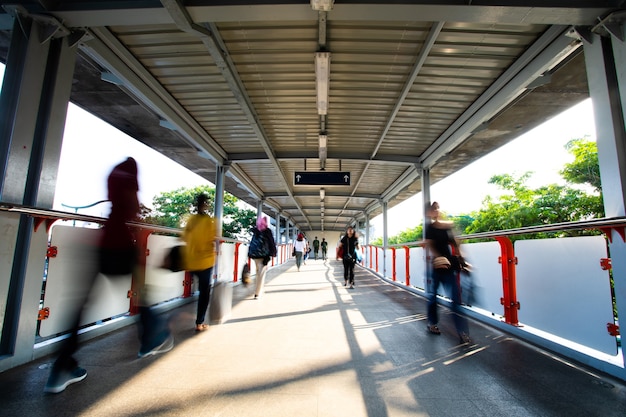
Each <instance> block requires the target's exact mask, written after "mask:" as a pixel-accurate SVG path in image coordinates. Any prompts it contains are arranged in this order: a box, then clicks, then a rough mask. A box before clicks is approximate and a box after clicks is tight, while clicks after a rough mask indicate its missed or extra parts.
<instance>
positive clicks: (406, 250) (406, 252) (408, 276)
mask: <svg viewBox="0 0 626 417" xmlns="http://www.w3.org/2000/svg"><path fill="white" fill-rule="evenodd" d="M410 250H411V248H409V247H408V246H404V262H405V268H406V281H405V285H407V286H410V285H411V274H410V268H409V265H410V263H409V260H410V259H411V256H410V255H409V253H410Z"/></svg>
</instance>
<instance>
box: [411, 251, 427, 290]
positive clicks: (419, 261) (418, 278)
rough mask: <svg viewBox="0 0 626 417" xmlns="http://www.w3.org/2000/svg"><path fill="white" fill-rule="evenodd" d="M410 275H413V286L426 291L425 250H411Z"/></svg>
mask: <svg viewBox="0 0 626 417" xmlns="http://www.w3.org/2000/svg"><path fill="white" fill-rule="evenodd" d="M409 256H410V259H409V268H410V270H409V274H410V275H411V286H412V287H416V288H420V289H422V290H424V289H426V255H425V254H424V248H422V247H420V246H418V247H414V248H411V249H410V250H409Z"/></svg>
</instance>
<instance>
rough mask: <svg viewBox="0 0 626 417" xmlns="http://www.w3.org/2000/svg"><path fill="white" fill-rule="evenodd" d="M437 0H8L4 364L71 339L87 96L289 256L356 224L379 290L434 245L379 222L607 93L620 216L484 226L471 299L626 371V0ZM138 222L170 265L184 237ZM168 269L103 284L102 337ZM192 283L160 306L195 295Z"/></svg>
mask: <svg viewBox="0 0 626 417" xmlns="http://www.w3.org/2000/svg"><path fill="white" fill-rule="evenodd" d="M433 3H434V2H430V1H414V2H406V1H402V2H370V1H362V2H359V3H356V2H349V1H346V2H343V1H337V2H332V1H329V2H325V1H311V2H307V1H293V2H290V1H286V2H285V1H283V2H276V3H273V2H255V1H241V2H238V1H230V2H210V3H209V2H202V1H180V0H162V1H149V0H148V1H88V2H85V1H0V4H1V5H2V11H3V13H2V14H1V15H0V28H1V29H2V32H0V38H1V39H0V57H1V58H2V59H4V61H5V63H6V72H5V78H4V83H3V87H2V92H1V95H0V108H1V109H2V111H1V112H0V135H1V137H2V139H1V141H0V155H1V156H2V157H1V158H0V160H1V161H2V162H3V164H2V165H1V166H0V167H1V170H0V202H1V205H2V210H1V211H0V224H1V225H2V229H1V230H2V241H1V243H0V253H1V254H2V257H1V258H0V306H1V307H2V309H1V311H2V312H3V315H2V339H1V342H0V349H1V351H0V354H2V356H1V357H0V370H3V371H8V370H12V369H13V368H16V367H19V366H28V364H29V363H30V362H31V361H33V360H36V359H38V358H42V357H44V356H45V355H47V354H50V353H53V352H54V350H55V346H56V345H57V341H58V340H59V339H62V337H63V333H64V331H66V330H67V320H66V319H65V320H64V318H63V314H61V313H59V312H60V311H62V310H63V306H64V303H63V298H62V297H63V295H64V291H65V290H67V288H68V286H70V285H71V284H68V283H67V282H65V281H64V280H65V279H67V280H70V282H76V280H79V278H80V263H79V262H74V261H72V260H75V259H77V258H76V256H78V254H79V253H80V250H81V249H84V246H81V244H80V242H81V239H84V238H87V237H85V236H84V234H89V233H92V232H93V230H87V231H86V230H84V228H72V227H69V226H70V225H71V223H70V224H68V223H63V222H62V220H64V219H67V220H74V218H75V217H72V216H71V215H69V214H64V213H60V212H54V211H51V210H50V209H51V207H52V203H53V197H54V190H55V186H56V178H57V171H58V165H59V155H60V149H61V144H62V138H63V128H64V124H65V116H66V112H67V103H68V102H69V101H71V102H73V103H75V104H77V105H79V106H81V107H83V108H85V109H86V110H87V111H89V112H91V113H93V114H95V115H97V116H98V117H100V118H102V119H103V120H105V121H107V122H109V123H110V124H112V125H113V126H115V127H117V128H118V129H120V130H121V131H123V132H125V133H127V134H129V135H130V136H132V137H134V138H136V139H137V140H140V141H141V142H143V143H145V144H147V145H148V146H150V147H151V148H153V149H155V150H157V151H159V152H161V153H162V154H164V155H166V156H168V157H170V158H172V159H173V160H175V161H176V162H179V163H180V164H181V165H183V166H185V167H187V168H189V169H190V170H192V171H193V172H196V173H198V174H199V175H201V176H203V177H204V178H206V179H207V180H209V181H211V182H213V183H214V184H215V186H216V190H217V192H216V196H217V197H216V200H217V201H216V207H217V210H216V213H215V215H216V217H218V218H219V219H222V217H223V216H222V214H223V213H222V211H221V210H222V204H221V199H222V196H223V193H224V192H228V193H231V194H233V195H234V196H236V197H238V198H240V199H241V200H243V201H246V202H248V203H250V204H252V205H253V206H255V207H257V210H258V212H259V213H265V214H266V215H268V216H269V217H270V218H271V219H272V222H273V230H274V231H275V234H276V237H277V240H278V241H279V242H280V243H281V252H280V255H279V257H277V258H276V259H275V260H274V262H275V266H276V267H277V268H279V265H283V266H288V265H289V263H290V261H289V259H288V258H289V254H290V244H291V237H292V236H293V235H294V233H296V232H304V233H306V234H307V235H309V236H312V235H317V236H319V237H322V236H325V237H326V238H327V240H328V241H329V242H330V246H331V248H332V247H334V243H336V241H337V239H338V237H339V235H340V234H341V233H342V232H343V231H344V230H345V228H346V227H347V226H356V228H357V229H358V230H360V231H361V235H362V239H363V247H364V251H365V252H364V264H363V268H364V269H363V271H364V272H365V270H369V271H372V272H374V273H375V275H374V276H376V277H378V278H377V279H380V280H382V281H381V282H380V283H379V284H377V285H383V287H378V286H372V288H387V287H386V286H384V285H387V284H384V283H385V282H386V280H389V281H390V282H391V283H393V282H395V283H396V284H397V285H398V287H397V288H401V289H402V290H403V291H406V294H407V295H406V296H407V297H413V294H416V295H417V296H418V297H419V295H420V294H422V295H423V289H424V276H425V271H426V256H425V254H424V253H423V251H422V249H421V248H420V247H419V246H418V245H417V244H416V245H407V246H406V247H402V248H393V247H389V246H388V245H387V244H386V242H387V240H386V235H385V239H384V241H385V245H384V247H383V248H375V247H372V246H370V245H368V243H369V222H370V219H372V218H373V217H375V216H377V215H380V214H382V215H383V218H384V219H386V217H387V210H388V209H389V208H391V207H393V206H395V205H397V204H398V203H400V202H402V201H404V200H406V199H407V198H409V197H411V196H413V195H415V194H417V193H422V196H423V198H424V201H428V200H430V187H431V185H432V184H434V183H436V182H437V181H439V180H441V179H443V178H445V177H447V176H448V175H450V174H452V173H454V172H456V171H458V170H459V169H461V168H463V167H465V166H467V165H468V164H470V163H471V162H473V161H475V160H476V159H478V158H479V157H481V156H483V155H485V154H486V153H488V152H490V151H492V150H494V149H497V148H498V147H499V146H501V145H503V144H505V143H507V142H508V141H510V140H512V139H514V138H516V137H517V136H519V135H520V134H522V133H524V132H526V131H528V130H529V129H531V128H533V127H535V126H537V125H539V124H541V123H542V122H544V121H546V120H547V119H549V118H550V117H551V116H552V115H555V114H557V113H559V112H560V111H562V110H564V109H566V108H568V107H570V106H572V105H573V104H575V103H577V102H579V101H581V100H583V99H584V98H587V97H589V96H591V98H592V100H593V106H594V116H595V118H596V126H597V138H598V139H597V141H598V151H599V161H600V166H601V176H602V185H603V191H604V193H603V198H604V205H605V212H606V219H601V220H597V221H591V222H585V223H577V224H567V225H556V226H554V227H553V228H554V229H557V230H566V229H571V228H574V229H579V228H593V229H598V230H601V231H602V232H603V233H604V237H606V239H605V238H604V237H602V236H600V237H598V236H595V237H590V238H589V239H587V238H580V239H575V240H568V239H554V240H542V241H536V242H530V241H528V242H524V241H521V242H516V244H515V245H512V244H511V243H510V240H509V239H508V238H507V237H508V236H510V235H511V234H520V233H525V232H528V230H523V231H499V232H493V233H490V234H487V235H484V236H481V237H483V238H485V239H489V240H491V241H489V242H484V243H480V244H471V245H466V246H467V250H468V254H469V256H471V257H472V258H473V261H474V262H473V263H474V264H476V267H477V272H476V281H477V282H478V283H479V284H480V287H482V292H481V293H482V294H483V296H484V297H483V298H482V299H480V300H479V301H476V302H473V303H472V304H473V305H471V306H470V305H468V306H466V308H465V309H464V311H465V312H466V314H468V315H470V316H472V317H475V318H476V319H478V320H480V321H481V322H487V323H489V325H490V326H492V327H493V328H494V329H502V331H504V332H506V334H507V335H510V334H513V335H515V336H516V337H520V338H522V339H524V340H527V341H530V342H532V343H534V344H537V345H539V346H541V347H542V348H545V349H549V350H550V351H551V352H556V353H558V354H559V355H562V356H563V357H566V358H569V359H570V360H572V361H575V362H576V363H580V364H584V365H585V366H589V367H591V369H594V370H595V371H597V372H600V373H602V374H603V375H610V376H611V377H615V378H617V379H618V380H622V381H623V380H626V371H625V370H624V357H623V353H622V350H621V348H620V343H619V342H620V340H619V323H618V322H617V319H616V317H618V316H619V315H620V311H622V313H623V311H624V306H626V251H625V249H626V248H625V247H624V246H625V242H624V240H625V238H624V236H625V232H624V224H625V223H624V216H625V211H626V210H625V207H626V199H625V185H624V179H625V178H626V175H625V170H626V166H625V162H624V157H625V155H626V153H625V152H626V151H625V149H624V143H625V139H626V138H625V137H624V136H625V135H626V133H625V131H624V106H623V101H624V97H625V95H626V90H624V86H625V85H626V81H625V80H624V76H625V74H626V71H625V70H624V68H625V65H626V55H625V52H626V48H625V47H624V46H625V45H624V28H623V17H624V15H625V14H624V10H623V6H624V4H623V1H610V0H606V1H568V2H563V1H558V0H554V1H533V0H529V1H526V2H524V4H523V5H522V4H520V3H519V2H516V1H507V0H503V1H500V2H491V1H483V2H475V1H471V2H465V1H450V2H437V4H433ZM549 139H550V138H546V140H549ZM78 192H80V191H79V190H77V193H78ZM78 220H86V221H88V222H91V223H98V222H100V221H102V219H95V218H82V217H80V216H79V217H78ZM133 227H134V228H135V229H136V230H137V235H138V236H139V238H138V242H139V244H140V245H142V246H141V247H142V248H146V249H149V250H146V252H145V256H146V259H147V260H148V264H149V265H153V266H154V265H156V263H157V262H158V254H160V255H162V254H163V252H164V250H165V248H167V246H168V245H171V241H169V240H168V238H172V239H175V238H174V237H172V236H169V237H167V238H166V237H163V236H162V233H163V232H164V231H163V230H155V229H152V228H150V227H149V226H147V225H133ZM165 232H166V233H169V234H173V235H175V234H176V231H173V230H167V231H165ZM56 242H58V244H56ZM245 247H246V245H245V242H235V241H233V242H230V241H224V242H223V243H222V250H221V253H220V263H219V264H218V273H217V276H216V278H218V279H220V280H228V281H236V280H237V279H238V273H239V271H240V270H241V269H240V268H241V266H242V264H243V263H244V262H245V258H246V256H245V254H246V252H245V250H246V249H245ZM62 249H63V250H62ZM55 250H56V257H55ZM63 256H70V257H69V258H68V259H69V260H68V259H66V261H65V262H66V263H65V264H63V263H61V262H58V261H59V259H60V258H62V257H63ZM150 256H152V257H153V258H149V257H150ZM59 267H61V269H58V268H59ZM55 268H57V269H55ZM63 268H68V269H69V270H70V271H71V273H67V272H64V270H63ZM167 275H168V274H164V273H163V271H160V272H159V271H158V268H152V269H150V268H146V271H144V273H142V274H141V276H132V277H131V276H129V277H128V280H127V281H126V282H125V283H122V284H120V283H119V282H118V284H119V287H116V288H106V289H107V290H109V289H110V290H111V292H112V293H111V295H110V298H108V297H109V296H108V295H107V297H102V299H101V300H102V301H101V302H102V303H103V304H104V305H105V307H106V310H107V311H106V312H102V311H97V312H96V313H94V315H93V316H92V317H91V321H90V322H89V323H86V324H91V323H95V324H94V326H90V327H91V328H90V330H91V331H86V332H85V338H89V337H91V336H93V335H100V334H103V333H108V332H110V331H113V330H118V329H119V328H120V327H124V326H125V325H126V324H129V323H132V322H133V317H134V316H133V314H134V313H135V311H134V310H133V309H134V307H136V306H135V304H134V303H133V298H134V297H135V296H136V293H137V291H138V290H139V289H140V288H142V287H143V286H145V285H146V284H150V285H154V286H155V287H159V288H161V287H164V286H165V287H168V285H169V284H167V285H164V284H163V282H167V283H171V282H172V281H171V277H170V276H167ZM183 275H184V274H183ZM374 276H372V277H374ZM44 277H45V278H46V280H45V281H44ZM54 277H63V278H62V279H61V281H58V283H57V284H54V283H53V278H54ZM57 279H59V278H57ZM372 279H374V278H372ZM179 281H180V282H181V283H182V284H181V285H180V286H179V287H178V288H177V289H175V290H172V289H171V288H169V289H168V288H166V289H163V288H161V290H162V292H161V293H159V292H158V291H157V294H158V296H156V298H155V300H154V302H155V304H159V305H162V306H163V308H164V309H168V308H170V307H172V308H173V307H177V306H179V305H180V304H181V303H182V304H185V302H186V301H189V300H191V299H193V297H192V296H193V284H192V283H191V282H189V281H188V280H187V279H185V278H184V277H183V278H182V279H180V280H179ZM44 282H45V286H44V285H42V284H43V283H44ZM102 282H103V283H102V285H103V286H104V287H107V285H109V284H110V282H109V281H107V280H106V279H104V278H103V281H102ZM611 282H612V285H611V284H610V283H611ZM330 284H334V283H332V282H331V283H330ZM42 287H43V288H44V291H43V295H42ZM55 288H56V289H57V290H58V293H57V294H56V295H55V294H54V292H53V290H54V289H55ZM357 288H358V287H357ZM393 288H396V287H393ZM394 291H396V290H395V289H394ZM104 293H105V291H103V292H102V294H104ZM442 295H444V294H442ZM441 301H442V303H445V302H446V299H445V298H442V299H441ZM55 303H56V304H55ZM52 304H55V305H56V306H59V307H55V308H52V307H51V305H52ZM620 308H621V310H620ZM37 312H39V315H37ZM276 314H280V313H276ZM364 325H366V326H370V325H371V324H364ZM406 348H407V349H409V350H412V349H415V348H416V347H415V346H406ZM431 359H432V358H431ZM393 363H394V362H393V361H392V362H391V363H389V364H388V365H389V366H394V365H393ZM399 363H400V362H398V364H399ZM24 364H26V365H24ZM381 366H383V367H384V366H385V365H381ZM16 369H19V368H16ZM407 372H411V371H410V370H408V369H407ZM613 388H615V386H613ZM618 391H619V390H618ZM531 414H532V413H531ZM539 414H541V413H539ZM369 415H376V414H375V413H373V412H371V410H369ZM433 415H435V414H434V412H433Z"/></svg>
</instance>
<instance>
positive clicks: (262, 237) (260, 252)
mask: <svg viewBox="0 0 626 417" xmlns="http://www.w3.org/2000/svg"><path fill="white" fill-rule="evenodd" d="M276 253H277V250H276V242H275V241H274V236H273V235H272V231H271V230H270V229H269V227H267V217H265V216H261V217H259V218H258V219H257V222H256V227H255V228H252V240H251V242H250V249H249V251H248V257H249V258H250V259H253V260H254V263H255V266H256V289H255V291H254V299H255V300H258V299H259V298H261V296H262V295H263V294H264V293H265V274H266V273H267V264H268V263H269V261H270V259H271V258H273V257H275V256H276Z"/></svg>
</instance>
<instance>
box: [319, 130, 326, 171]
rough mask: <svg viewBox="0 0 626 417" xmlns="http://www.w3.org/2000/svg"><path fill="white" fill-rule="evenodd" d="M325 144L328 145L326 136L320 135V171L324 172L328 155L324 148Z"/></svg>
mask: <svg viewBox="0 0 626 417" xmlns="http://www.w3.org/2000/svg"><path fill="white" fill-rule="evenodd" d="M327 144H328V136H326V135H320V146H319V159H320V169H321V170H324V169H325V168H326V156H327V155H328V150H327V148H326V145H327Z"/></svg>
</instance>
